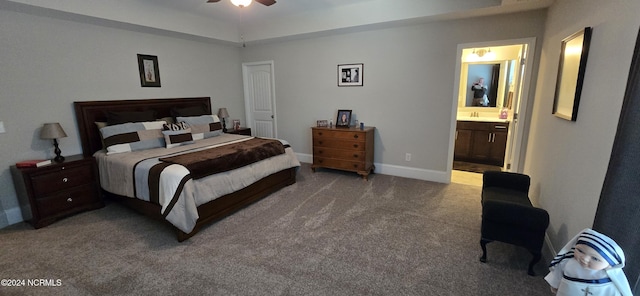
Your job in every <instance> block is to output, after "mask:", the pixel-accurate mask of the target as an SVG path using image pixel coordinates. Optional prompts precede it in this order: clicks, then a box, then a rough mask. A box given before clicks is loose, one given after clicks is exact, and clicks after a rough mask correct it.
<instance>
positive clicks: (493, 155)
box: [454, 121, 509, 166]
mask: <svg viewBox="0 0 640 296" xmlns="http://www.w3.org/2000/svg"><path fill="white" fill-rule="evenodd" d="M508 130H509V123H506V122H477V121H458V123H457V128H456V144H455V148H454V159H455V160H461V161H468V162H475V163H484V164H491V165H497V166H503V165H504V156H505V151H506V147H507V133H508Z"/></svg>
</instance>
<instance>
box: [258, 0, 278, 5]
mask: <svg viewBox="0 0 640 296" xmlns="http://www.w3.org/2000/svg"><path fill="white" fill-rule="evenodd" d="M255 1H256V2H258V3H260V4H263V5H266V6H271V5H273V4H276V0H255Z"/></svg>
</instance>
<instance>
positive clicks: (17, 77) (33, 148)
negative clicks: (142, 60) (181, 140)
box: [0, 10, 244, 227]
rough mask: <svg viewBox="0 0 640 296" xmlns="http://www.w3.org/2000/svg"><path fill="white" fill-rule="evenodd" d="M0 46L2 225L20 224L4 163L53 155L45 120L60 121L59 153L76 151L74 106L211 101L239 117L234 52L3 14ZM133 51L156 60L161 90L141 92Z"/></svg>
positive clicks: (238, 70)
mask: <svg viewBox="0 0 640 296" xmlns="http://www.w3.org/2000/svg"><path fill="white" fill-rule="evenodd" d="M0 44H2V49H1V50H0V121H3V122H4V124H5V127H6V131H7V132H6V133H4V134H0V155H2V158H0V227H2V226H6V225H7V223H15V222H17V221H16V219H21V216H20V213H19V212H20V211H19V208H18V203H17V200H16V196H15V191H14V187H13V182H12V179H11V175H10V173H9V166H10V165H13V164H14V163H15V162H17V161H20V160H24V159H31V158H51V157H52V155H53V145H52V143H51V141H44V140H40V139H39V130H40V128H41V126H42V124H43V123H45V122H60V123H61V124H62V127H63V128H64V129H65V131H66V133H67V135H68V137H67V138H63V139H61V140H60V149H61V150H62V153H63V155H72V154H79V153H81V151H82V150H81V147H80V139H79V136H78V129H77V126H76V123H75V118H74V113H73V106H72V105H73V101H88V100H115V99H144V98H171V97H188V96H210V97H211V98H212V106H213V108H215V110H217V108H219V107H227V108H228V110H229V112H230V115H231V117H232V118H241V119H243V120H244V103H243V99H242V98H243V95H242V74H241V67H240V53H239V49H238V48H235V47H228V46H222V45H216V44H211V43H203V42H195V41H190V40H186V39H179V38H170V37H163V36H158V35H150V34H144V33H136V32H131V31H126V30H121V29H115V28H109V27H104V26H96V25H91V24H86V23H78V22H71V21H66V20H61V19H54V18H50V17H47V16H35V15H30V14H24V13H18V12H13V11H7V10H0ZM138 53H141V54H150V55H156V56H158V60H159V68H160V78H161V82H162V87H160V88H142V87H140V79H139V77H138V62H137V57H136V54H138ZM18 221H20V220H18Z"/></svg>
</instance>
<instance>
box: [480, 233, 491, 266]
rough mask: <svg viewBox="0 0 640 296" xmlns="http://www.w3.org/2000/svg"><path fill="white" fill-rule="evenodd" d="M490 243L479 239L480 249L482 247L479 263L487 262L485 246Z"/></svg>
mask: <svg viewBox="0 0 640 296" xmlns="http://www.w3.org/2000/svg"><path fill="white" fill-rule="evenodd" d="M490 242H492V240H488V239H484V238H481V239H480V247H482V257H480V262H487V244H488V243H490Z"/></svg>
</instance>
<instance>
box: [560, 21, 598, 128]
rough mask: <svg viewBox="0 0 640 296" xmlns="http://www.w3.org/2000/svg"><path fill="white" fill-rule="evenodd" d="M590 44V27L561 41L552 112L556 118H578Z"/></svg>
mask: <svg viewBox="0 0 640 296" xmlns="http://www.w3.org/2000/svg"><path fill="white" fill-rule="evenodd" d="M590 43H591V27H586V28H584V29H582V30H580V31H578V32H576V33H574V34H572V35H571V36H569V37H567V38H565V39H563V40H562V47H561V48H562V49H561V52H560V64H559V66H558V80H557V81H556V93H555V97H554V100H553V112H552V114H554V115H555V116H557V117H560V118H562V119H566V120H571V121H576V119H577V118H578V105H579V103H580V95H581V94H582V84H583V80H584V73H585V71H586V68H587V57H588V56H589V44H590Z"/></svg>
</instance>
